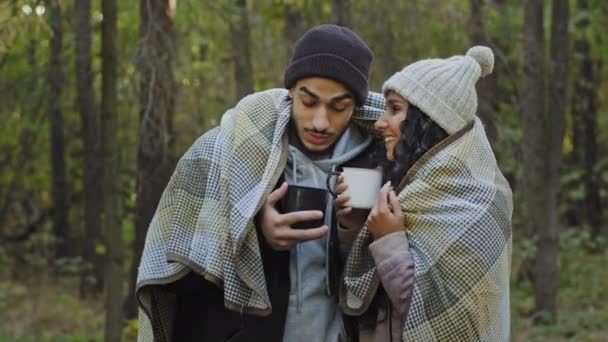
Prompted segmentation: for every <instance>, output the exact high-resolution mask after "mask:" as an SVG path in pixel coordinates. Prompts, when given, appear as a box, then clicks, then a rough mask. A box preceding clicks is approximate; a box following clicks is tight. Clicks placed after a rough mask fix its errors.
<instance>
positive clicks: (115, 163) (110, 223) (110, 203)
mask: <svg viewBox="0 0 608 342" xmlns="http://www.w3.org/2000/svg"><path fill="white" fill-rule="evenodd" d="M116 13H117V9H116V0H103V1H102V14H103V21H102V23H101V57H102V74H101V75H102V86H101V150H102V155H103V160H104V165H105V171H104V173H103V189H104V195H103V199H104V220H103V232H104V236H105V239H104V241H105V245H106V262H105V265H106V271H105V294H106V301H105V302H106V326H105V341H106V342H120V340H121V337H122V325H123V314H122V305H123V287H124V286H123V285H124V284H123V272H122V265H123V262H124V253H123V242H122V222H121V218H122V208H123V204H122V203H123V196H122V194H121V191H120V185H121V182H120V174H119V170H120V165H121V158H120V145H119V137H118V113H117V107H118V100H117V89H116V84H117V64H118V61H117V56H116V55H117V47H116V38H117V28H116Z"/></svg>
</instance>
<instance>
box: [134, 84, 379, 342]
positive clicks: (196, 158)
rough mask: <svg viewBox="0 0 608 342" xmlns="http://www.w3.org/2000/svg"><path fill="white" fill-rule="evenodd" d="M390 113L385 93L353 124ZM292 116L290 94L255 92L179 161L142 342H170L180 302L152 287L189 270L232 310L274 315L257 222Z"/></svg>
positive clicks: (144, 276) (148, 271)
mask: <svg viewBox="0 0 608 342" xmlns="http://www.w3.org/2000/svg"><path fill="white" fill-rule="evenodd" d="M383 108H384V98H383V97H382V95H380V94H376V93H370V95H369V97H368V100H367V102H366V104H365V105H364V106H363V107H361V108H358V109H357V110H356V111H355V113H354V114H353V119H354V121H355V123H357V124H359V125H361V126H362V127H365V128H366V129H368V130H369V129H370V128H371V126H372V125H373V122H374V121H375V120H376V119H377V118H378V117H379V116H380V115H381V114H382V112H383ZM290 117H291V102H290V101H289V100H288V98H287V90H285V89H272V90H268V91H264V92H260V93H256V94H253V95H250V96H248V97H246V98H244V99H243V100H241V101H240V102H239V103H238V104H237V106H236V107H234V108H232V109H230V110H228V111H227V112H226V113H225V114H224V115H223V117H222V120H221V123H220V126H219V127H216V128H214V129H212V130H210V131H208V132H207V133H205V134H204V135H203V136H201V137H200V138H199V139H198V140H197V141H196V142H195V143H194V144H193V145H192V147H191V148H190V149H189V150H188V151H187V152H186V154H185V155H184V156H183V157H182V158H181V159H180V161H179V163H178V165H177V168H176V170H175V172H174V173H173V175H172V177H171V179H170V181H169V184H168V185H167V187H166V189H165V191H164V193H163V195H162V197H161V199H160V202H159V205H158V207H157V209H156V213H155V215H154V217H153V219H152V222H151V224H150V227H149V230H148V234H147V237H146V244H145V247H144V251H143V255H142V259H141V263H140V267H139V273H138V278H137V297H138V301H139V303H140V308H141V310H140V326H139V336H138V339H139V341H154V337H156V341H157V342H158V341H169V340H170V339H171V335H172V324H171V319H169V318H170V317H171V316H172V312H173V310H174V300H175V298H174V297H173V296H172V295H171V294H170V293H166V292H163V290H162V288H159V287H155V286H153V285H159V284H167V283H171V282H173V281H175V280H177V279H179V278H181V277H183V276H184V275H185V274H186V273H188V272H189V271H190V270H194V271H195V272H197V273H199V274H201V275H202V276H204V277H205V278H206V279H207V280H209V281H211V282H213V283H215V284H216V285H217V286H219V287H222V288H223V289H224V302H225V305H226V307H227V308H228V309H231V310H235V311H238V312H243V313H249V314H255V315H268V314H269V313H270V312H271V310H272V308H271V305H270V300H269V297H268V293H267V290H266V283H265V279H264V270H263V265H262V260H261V257H260V250H259V245H258V239H257V235H256V230H255V227H254V222H253V219H254V216H255V214H256V213H257V212H258V210H259V209H260V208H261V206H262V205H263V199H264V198H266V196H267V195H268V194H269V193H270V192H271V191H272V189H273V187H274V186H275V184H276V182H277V181H278V179H279V177H280V176H281V174H282V172H283V169H284V166H285V163H286V156H287V145H288V141H287V134H286V129H287V126H288V123H289V120H290ZM151 318H154V319H151ZM151 322H156V323H157V324H154V326H153V325H152V324H151ZM153 336H154V337H153Z"/></svg>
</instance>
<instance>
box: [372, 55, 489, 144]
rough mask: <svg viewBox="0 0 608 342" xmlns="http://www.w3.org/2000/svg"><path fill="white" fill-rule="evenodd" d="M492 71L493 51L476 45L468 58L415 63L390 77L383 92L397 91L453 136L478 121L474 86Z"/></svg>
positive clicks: (456, 57)
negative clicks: (476, 119) (475, 120)
mask: <svg viewBox="0 0 608 342" xmlns="http://www.w3.org/2000/svg"><path fill="white" fill-rule="evenodd" d="M493 69H494V53H492V50H491V49H490V48H488V47H485V46H474V47H472V48H470V49H469V51H467V54H466V55H465V56H454V57H451V58H448V59H425V60H422V61H418V62H415V63H412V64H410V65H408V66H406V67H405V68H404V69H403V70H401V71H399V72H397V73H396V74H394V75H393V76H392V77H391V78H389V79H388V80H387V81H386V82H385V83H384V85H383V86H382V92H384V93H385V94H386V93H387V92H388V91H390V90H392V91H395V92H397V93H398V94H399V95H401V96H403V97H404V98H405V99H406V100H407V101H408V102H409V103H411V104H412V105H414V106H416V107H418V108H420V110H422V111H423V112H424V113H425V114H426V115H428V116H429V117H430V118H431V119H432V120H433V121H434V122H436V123H437V124H438V125H439V126H440V127H441V128H443V129H444V130H445V131H446V132H447V133H448V134H453V133H455V132H457V131H459V130H460V129H461V128H463V127H465V126H466V125H467V124H469V123H470V122H472V121H473V120H474V119H475V113H476V112H477V92H476V91H475V83H477V80H479V78H481V77H485V76H487V75H489V74H491V73H492V70H493Z"/></svg>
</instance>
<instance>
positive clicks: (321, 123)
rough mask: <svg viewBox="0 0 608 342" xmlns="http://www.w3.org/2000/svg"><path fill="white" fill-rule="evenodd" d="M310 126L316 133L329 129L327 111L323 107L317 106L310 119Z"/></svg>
mask: <svg viewBox="0 0 608 342" xmlns="http://www.w3.org/2000/svg"><path fill="white" fill-rule="evenodd" d="M312 126H313V127H314V128H315V130H317V131H321V132H322V131H325V130H327V129H328V128H329V119H328V117H327V109H326V108H325V107H324V106H319V109H318V110H317V111H316V112H315V116H314V117H313V119H312Z"/></svg>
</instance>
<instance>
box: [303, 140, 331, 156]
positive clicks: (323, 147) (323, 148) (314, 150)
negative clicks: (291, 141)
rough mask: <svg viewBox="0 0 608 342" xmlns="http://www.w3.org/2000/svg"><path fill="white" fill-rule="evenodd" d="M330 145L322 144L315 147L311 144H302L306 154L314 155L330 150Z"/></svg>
mask: <svg viewBox="0 0 608 342" xmlns="http://www.w3.org/2000/svg"><path fill="white" fill-rule="evenodd" d="M332 145H333V144H332V143H329V144H323V145H315V144H311V143H309V142H304V147H305V148H306V150H307V151H308V152H311V153H315V154H318V153H324V152H327V151H329V150H330V149H331V146H332Z"/></svg>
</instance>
